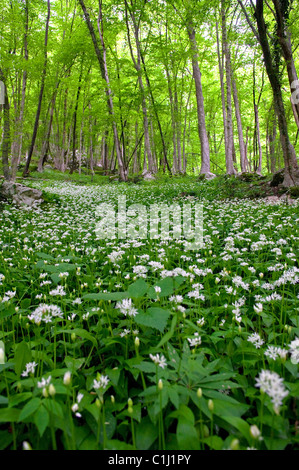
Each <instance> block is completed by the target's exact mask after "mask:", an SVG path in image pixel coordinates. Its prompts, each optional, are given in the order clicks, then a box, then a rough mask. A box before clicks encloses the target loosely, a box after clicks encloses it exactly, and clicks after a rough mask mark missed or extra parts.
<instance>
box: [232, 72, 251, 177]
mask: <svg viewBox="0 0 299 470" xmlns="http://www.w3.org/2000/svg"><path fill="white" fill-rule="evenodd" d="M232 87H233V97H234V105H235V115H236V121H237V127H238V138H239V150H240V166H241V171H242V172H247V171H248V161H247V157H246V148H245V142H244V134H243V126H242V118H241V111H240V104H239V98H238V90H237V85H236V81H235V79H234V76H232Z"/></svg>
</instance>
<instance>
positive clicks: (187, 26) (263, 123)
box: [0, 0, 299, 186]
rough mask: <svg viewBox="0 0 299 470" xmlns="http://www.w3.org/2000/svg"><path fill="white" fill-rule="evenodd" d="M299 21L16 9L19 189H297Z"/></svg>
mask: <svg viewBox="0 0 299 470" xmlns="http://www.w3.org/2000/svg"><path fill="white" fill-rule="evenodd" d="M272 3H273V5H272ZM297 7H298V5H297V4H296V1H275V2H256V5H255V4H253V2H242V1H234V2H225V1H221V2H219V1H215V2H213V1H201V2H195V1H193V2H192V1H191V0H190V1H186V2H180V1H173V2H170V1H167V2H166V1H165V2H164V1H142V0H140V1H137V0H136V1H131V2H129V1H120V2H105V3H104V4H103V2H89V3H87V2H85V3H84V1H82V2H81V1H79V2H77V1H70V0H66V1H60V2H59V1H52V2H50V1H49V2H48V3H47V4H46V3H45V2H43V1H33V2H30V3H29V1H25V0H24V1H10V2H2V5H1V67H0V79H1V82H2V95H3V102H4V101H5V103H4V104H3V105H2V107H3V111H2V113H1V122H0V124H1V131H2V132H1V135H2V168H3V173H4V175H5V178H9V179H12V180H14V179H15V178H16V174H17V172H18V171H20V172H21V173H20V174H22V175H23V176H26V175H28V174H29V171H31V170H32V169H35V170H37V171H39V172H42V171H43V169H44V167H45V165H47V163H48V165H49V164H51V165H52V167H53V168H55V169H58V170H60V171H69V172H71V173H72V172H75V171H79V172H81V171H85V172H90V173H93V172H94V171H97V170H99V171H100V172H102V174H111V173H113V172H114V173H116V174H118V175H119V177H120V178H121V180H124V181H126V180H127V179H128V177H129V175H132V174H134V175H138V174H139V173H140V172H141V173H142V172H149V173H153V174H155V173H158V172H162V173H168V174H169V175H176V174H186V173H187V174H199V173H201V174H209V173H212V174H225V173H226V174H228V175H234V174H236V173H238V172H255V173H257V174H269V173H275V171H277V170H279V169H281V168H286V173H287V174H286V175H285V185H286V186H296V185H297V183H298V163H297V159H296V153H295V152H296V149H297V151H298V129H299V117H298V116H299V103H298V101H299V96H298V93H299V92H298V88H299V83H298V76H297V72H296V51H297V50H298V43H297V42H296V41H297V39H296V38H297V37H298V21H296V20H298V15H299V13H298V8H297ZM153 18H155V21H153ZM297 57H298V55H297ZM4 95H5V96H4Z"/></svg>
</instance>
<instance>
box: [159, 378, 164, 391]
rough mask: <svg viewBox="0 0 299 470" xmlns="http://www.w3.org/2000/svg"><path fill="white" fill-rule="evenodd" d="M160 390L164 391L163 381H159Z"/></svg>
mask: <svg viewBox="0 0 299 470" xmlns="http://www.w3.org/2000/svg"><path fill="white" fill-rule="evenodd" d="M158 389H159V390H163V382H162V379H159V382H158Z"/></svg>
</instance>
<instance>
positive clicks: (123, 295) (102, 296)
mask: <svg viewBox="0 0 299 470" xmlns="http://www.w3.org/2000/svg"><path fill="white" fill-rule="evenodd" d="M82 298H83V299H84V300H112V301H117V300H122V299H128V298H129V294H128V292H98V293H97V294H85V295H83V297H82Z"/></svg>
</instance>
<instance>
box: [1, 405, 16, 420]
mask: <svg viewBox="0 0 299 470" xmlns="http://www.w3.org/2000/svg"><path fill="white" fill-rule="evenodd" d="M19 415H20V410H17V409H16V408H0V423H15V422H17V421H18V419H19Z"/></svg>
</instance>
